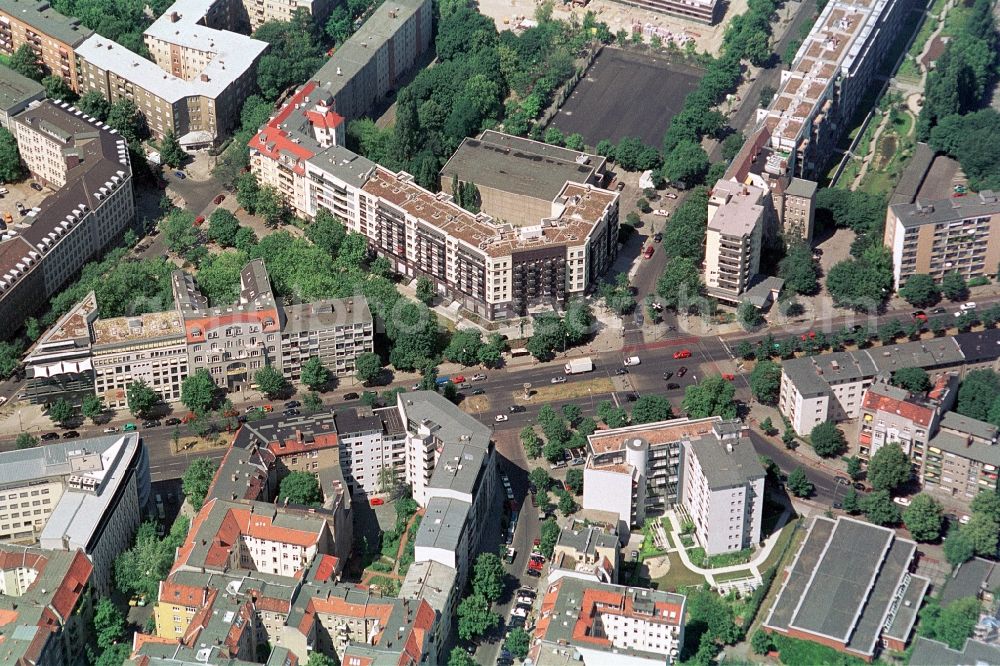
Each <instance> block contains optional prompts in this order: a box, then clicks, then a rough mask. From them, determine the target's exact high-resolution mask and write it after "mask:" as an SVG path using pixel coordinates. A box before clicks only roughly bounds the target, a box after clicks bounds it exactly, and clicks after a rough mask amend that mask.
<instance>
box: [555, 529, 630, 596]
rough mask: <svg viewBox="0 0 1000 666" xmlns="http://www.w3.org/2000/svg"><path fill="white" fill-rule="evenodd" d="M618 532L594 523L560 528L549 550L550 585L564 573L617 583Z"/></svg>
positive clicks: (618, 559)
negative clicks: (577, 527)
mask: <svg viewBox="0 0 1000 666" xmlns="http://www.w3.org/2000/svg"><path fill="white" fill-rule="evenodd" d="M620 546H621V544H620V543H619V541H618V535H617V534H616V533H615V532H613V531H611V532H607V531H605V530H603V529H601V528H600V527H597V526H596V525H587V526H585V527H584V528H583V529H574V528H570V527H567V528H563V529H562V530H561V531H560V532H559V538H558V539H557V540H556V545H555V547H554V548H553V550H552V564H551V566H550V567H549V578H548V581H549V584H552V583H554V582H556V581H557V580H559V579H560V578H562V577H563V576H572V577H573V578H579V579H581V580H587V581H593V582H597V583H617V582H618V569H619V567H620V561H621V558H620Z"/></svg>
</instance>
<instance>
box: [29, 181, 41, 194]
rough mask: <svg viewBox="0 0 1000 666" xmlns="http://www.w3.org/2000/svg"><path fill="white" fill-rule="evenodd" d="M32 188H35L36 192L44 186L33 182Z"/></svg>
mask: <svg viewBox="0 0 1000 666" xmlns="http://www.w3.org/2000/svg"><path fill="white" fill-rule="evenodd" d="M31 189H33V190H34V191H36V192H41V191H42V186H41V185H39V184H38V183H32V184H31Z"/></svg>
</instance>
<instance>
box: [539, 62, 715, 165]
mask: <svg viewBox="0 0 1000 666" xmlns="http://www.w3.org/2000/svg"><path fill="white" fill-rule="evenodd" d="M701 75H702V73H701V71H700V70H698V69H695V68H693V67H690V66H688V65H686V64H683V63H672V62H670V61H669V60H668V59H667V58H666V57H663V56H655V57H654V56H650V55H645V54H642V53H635V52H632V51H622V50H620V49H614V48H609V47H605V49H604V51H603V52H601V55H600V56H598V58H597V59H596V60H595V61H594V64H593V65H591V66H590V69H588V70H587V73H586V75H585V76H584V77H583V78H582V79H581V80H580V82H579V83H578V84H577V85H576V88H575V89H574V90H573V94H572V95H570V98H569V99H568V100H566V103H565V104H563V107H562V108H561V109H560V110H559V113H558V114H556V116H555V118H553V119H552V122H551V123H550V124H549V126H550V127H558V128H559V129H560V130H561V131H562V132H563V134H567V135H568V134H573V133H576V132H579V133H580V134H582V135H583V139H584V141H585V142H586V144H587V145H588V146H595V145H597V142H598V141H600V140H601V139H610V140H611V141H613V142H615V143H617V142H618V141H619V140H620V139H621V138H622V137H625V136H637V137H639V138H641V139H642V140H643V142H645V143H646V144H647V145H650V146H659V145H660V142H661V141H662V140H663V133H664V132H666V131H667V126H668V125H669V124H670V119H671V118H673V117H674V115H675V114H676V113H677V112H678V111H680V110H681V107H682V106H683V104H684V98H685V97H686V96H687V94H688V93H689V92H691V91H692V90H694V88H695V86H696V85H697V84H698V81H699V79H701Z"/></svg>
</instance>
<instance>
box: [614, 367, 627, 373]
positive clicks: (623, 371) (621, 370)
mask: <svg viewBox="0 0 1000 666" xmlns="http://www.w3.org/2000/svg"><path fill="white" fill-rule="evenodd" d="M615 374H616V375H627V374H628V368H617V369H616V370H615Z"/></svg>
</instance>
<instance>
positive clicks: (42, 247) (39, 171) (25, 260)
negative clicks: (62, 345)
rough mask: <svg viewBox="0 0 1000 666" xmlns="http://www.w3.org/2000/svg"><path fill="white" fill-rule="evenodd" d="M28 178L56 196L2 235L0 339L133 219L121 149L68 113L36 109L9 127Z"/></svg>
mask: <svg viewBox="0 0 1000 666" xmlns="http://www.w3.org/2000/svg"><path fill="white" fill-rule="evenodd" d="M13 125H14V134H15V135H16V136H17V139H18V144H19V147H20V149H21V155H22V158H23V159H24V161H25V163H26V164H27V166H28V168H29V170H30V171H31V172H32V175H33V176H34V177H35V178H36V179H38V180H40V181H42V182H45V183H47V184H49V185H51V186H52V187H54V188H58V191H57V192H56V193H55V194H53V195H51V196H49V197H47V198H46V199H44V200H43V201H42V202H41V204H40V205H39V206H38V207H37V208H35V209H32V210H30V211H28V213H27V214H26V215H25V216H23V217H21V218H20V219H19V220H17V221H15V223H14V224H12V225H9V226H8V227H7V229H6V230H5V231H3V233H2V234H0V322H2V323H0V335H3V336H4V337H9V336H10V335H11V334H13V333H14V332H15V331H16V330H17V329H18V328H20V327H21V326H22V324H23V322H24V320H25V318H26V317H28V316H29V315H31V314H32V313H34V312H36V311H37V310H38V309H39V308H40V307H41V306H42V305H44V304H45V302H46V301H47V300H48V298H49V297H50V296H52V295H53V294H55V293H56V292H57V291H58V290H59V289H60V288H62V286H63V285H64V284H66V282H67V281H68V280H70V279H71V278H72V277H74V276H75V275H76V274H77V272H78V271H79V270H80V268H82V267H83V265H84V264H85V263H86V262H88V261H90V260H91V259H93V258H95V257H97V256H98V255H99V254H100V252H101V251H102V250H103V249H104V248H105V247H106V246H107V245H108V244H109V243H111V242H112V241H114V240H115V239H117V238H118V237H119V236H120V235H121V234H122V233H124V231H125V229H126V227H127V226H128V225H129V224H130V223H131V222H132V220H133V218H134V215H135V205H134V201H133V198H132V170H131V167H130V166H129V158H128V150H127V147H126V145H125V142H124V141H123V140H122V139H121V138H120V137H118V136H117V135H116V134H115V133H114V132H112V131H110V130H109V128H107V126H104V125H100V124H97V123H95V122H93V121H91V120H90V119H89V118H87V117H86V116H84V115H83V114H82V113H81V112H79V111H77V110H76V109H74V108H73V107H71V106H69V105H67V104H65V103H61V104H55V103H53V102H50V101H44V102H38V103H33V104H31V105H29V107H28V108H27V109H26V110H25V111H23V112H22V113H20V114H18V115H17V116H16V117H15V119H14V122H13Z"/></svg>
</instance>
